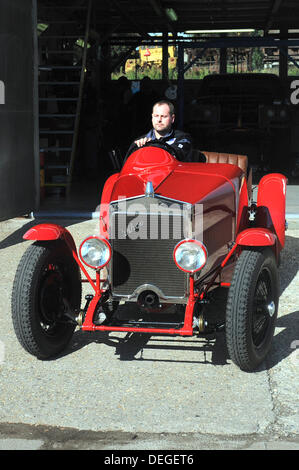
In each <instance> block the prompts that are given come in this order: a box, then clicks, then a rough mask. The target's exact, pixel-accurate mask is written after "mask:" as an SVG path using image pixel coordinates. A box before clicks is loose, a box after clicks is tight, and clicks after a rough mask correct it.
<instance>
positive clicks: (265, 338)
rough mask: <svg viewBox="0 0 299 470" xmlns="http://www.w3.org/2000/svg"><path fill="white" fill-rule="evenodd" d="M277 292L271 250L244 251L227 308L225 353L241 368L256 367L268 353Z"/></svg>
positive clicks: (248, 369) (275, 271) (274, 317)
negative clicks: (226, 350)
mask: <svg viewBox="0 0 299 470" xmlns="http://www.w3.org/2000/svg"><path fill="white" fill-rule="evenodd" d="M278 293H279V282H278V272H277V265H276V260H275V257H274V255H273V253H272V251H271V250H270V249H266V250H263V251H251V250H244V251H243V252H242V253H241V256H240V258H239V259H238V261H237V264H236V268H235V272H234V275H233V279H232V283H231V286H230V289H229V293H228V300H227V308H226V343H227V348H228V353H229V355H230V358H231V359H232V361H233V362H234V363H235V364H236V365H238V366H239V367H240V368H241V369H242V370H245V371H253V370H255V369H256V368H257V367H258V366H259V365H260V364H261V363H262V362H263V361H264V359H265V358H266V356H267V354H268V352H269V349H270V347H271V342H272V338H273V334H274V328H275V321H276V318H277V310H278V299H279V295H278Z"/></svg>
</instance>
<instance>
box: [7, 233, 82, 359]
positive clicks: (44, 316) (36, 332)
mask: <svg viewBox="0 0 299 470" xmlns="http://www.w3.org/2000/svg"><path fill="white" fill-rule="evenodd" d="M80 303H81V279H80V271H79V268H78V265H77V263H76V262H75V260H74V259H73V257H72V254H71V252H70V250H69V249H68V247H67V246H66V245H65V243H64V242H62V241H61V240H55V241H53V242H35V243H34V244H33V245H31V246H30V247H29V248H28V249H27V251H26V252H25V253H24V255H23V257H22V259H21V261H20V263H19V266H18V269H17V272H16V275H15V280H14V285H13V292H12V320H13V326H14V330H15V333H16V336H17V338H18V340H19V342H20V344H21V345H22V346H23V348H24V349H25V350H26V351H27V352H29V353H30V354H32V355H34V356H36V357H37V358H39V359H48V358H50V357H52V356H56V355H57V354H59V353H60V352H61V351H62V350H63V349H64V348H65V347H66V345H67V344H68V342H69V340H70V339H71V337H72V335H73V332H74V329H75V324H72V323H71V322H70V321H69V320H68V319H67V317H66V316H65V308H66V305H68V306H69V308H70V309H71V310H72V311H74V310H75V309H79V308H80Z"/></svg>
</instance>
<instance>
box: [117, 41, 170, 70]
mask: <svg viewBox="0 0 299 470" xmlns="http://www.w3.org/2000/svg"><path fill="white" fill-rule="evenodd" d="M136 52H137V54H136V57H135V58H130V59H128V60H127V61H126V65H125V73H128V72H131V71H135V70H136V68H137V69H139V70H150V69H151V68H152V67H154V66H155V67H162V56H163V54H162V47H161V46H141V47H139V48H138V51H136ZM176 65H177V51H176V48H175V46H168V67H169V69H174V68H175V67H176Z"/></svg>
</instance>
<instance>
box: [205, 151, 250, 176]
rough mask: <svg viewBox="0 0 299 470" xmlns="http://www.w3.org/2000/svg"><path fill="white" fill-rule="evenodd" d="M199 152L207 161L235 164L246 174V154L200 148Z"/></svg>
mask: <svg viewBox="0 0 299 470" xmlns="http://www.w3.org/2000/svg"><path fill="white" fill-rule="evenodd" d="M201 153H203V154H204V156H205V157H206V162H207V163H230V164H231V165H237V166H238V167H239V168H241V170H242V171H243V172H244V174H245V176H246V175H247V167H248V158H247V156H246V155H236V154H233V153H219V152H207V151H205V150H202V151H201Z"/></svg>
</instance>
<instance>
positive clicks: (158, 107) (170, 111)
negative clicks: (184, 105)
mask: <svg viewBox="0 0 299 470" xmlns="http://www.w3.org/2000/svg"><path fill="white" fill-rule="evenodd" d="M174 119H175V114H174V106H173V104H172V103H171V102H169V101H164V100H163V101H158V102H157V103H155V104H154V106H153V113H152V123H153V128H154V130H155V134H156V137H157V138H159V137H163V136H164V135H166V134H168V133H169V132H170V131H171V128H172V124H173V123H174Z"/></svg>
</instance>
